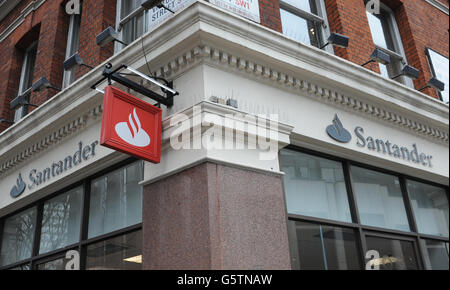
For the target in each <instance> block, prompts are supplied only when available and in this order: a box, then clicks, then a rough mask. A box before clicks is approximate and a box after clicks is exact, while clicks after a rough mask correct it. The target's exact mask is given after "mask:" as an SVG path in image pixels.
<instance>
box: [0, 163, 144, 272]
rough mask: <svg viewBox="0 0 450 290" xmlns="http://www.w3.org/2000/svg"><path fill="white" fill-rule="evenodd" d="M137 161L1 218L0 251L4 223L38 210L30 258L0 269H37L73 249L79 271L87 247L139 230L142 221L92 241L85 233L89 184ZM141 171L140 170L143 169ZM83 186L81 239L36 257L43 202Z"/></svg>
mask: <svg viewBox="0 0 450 290" xmlns="http://www.w3.org/2000/svg"><path fill="white" fill-rule="evenodd" d="M136 162H142V161H141V160H138V159H136V158H128V159H126V160H124V161H122V162H120V163H118V164H116V165H114V166H112V167H109V168H107V169H104V170H101V171H100V172H98V173H96V174H95V175H92V176H90V177H88V178H86V179H84V180H82V181H78V182H76V183H74V184H71V185H70V186H68V187H66V188H63V189H61V190H58V191H57V192H55V193H52V194H50V195H48V196H46V197H45V198H43V199H41V200H38V201H37V202H34V203H31V204H29V205H27V206H26V207H23V208H20V209H19V210H17V211H14V212H12V213H10V214H8V215H5V216H2V217H1V218H0V249H1V247H2V241H3V229H4V223H5V221H6V220H7V219H8V218H9V217H12V216H14V215H16V214H18V213H20V212H23V211H26V210H28V209H30V208H33V207H36V208H37V214H36V228H35V232H34V239H33V241H34V242H33V245H32V255H31V257H30V258H28V259H25V260H21V261H18V262H16V263H14V264H9V265H5V266H0V271H1V270H8V269H13V268H16V267H20V266H27V265H28V266H30V269H31V270H37V268H38V265H39V264H42V263H46V262H51V261H53V260H57V259H58V258H61V257H62V256H64V255H65V253H66V252H67V251H69V250H76V251H78V253H79V254H80V270H85V266H86V249H87V246H88V245H91V244H95V243H98V242H102V241H105V240H109V239H112V238H115V237H118V236H122V235H126V234H129V233H132V232H136V231H139V230H142V222H140V223H138V224H135V225H131V226H128V227H125V228H122V229H119V230H116V231H113V232H109V233H106V234H103V235H100V236H96V237H93V238H88V230H89V208H90V207H89V201H90V193H91V192H90V185H91V181H92V180H94V179H96V178H99V177H101V176H103V175H105V174H108V173H110V172H113V171H115V170H118V169H120V168H123V167H126V166H128V165H131V164H133V163H136ZM142 170H143V167H142ZM80 186H81V187H83V196H82V208H81V223H80V238H79V240H78V241H77V242H76V243H73V244H70V245H67V246H66V247H64V248H60V249H57V250H53V251H50V252H47V253H42V254H39V248H40V240H41V232H40V231H41V225H42V217H43V208H44V204H45V202H47V201H49V200H51V199H53V198H54V197H57V196H59V195H61V194H64V193H67V192H68V191H70V190H72V189H75V188H77V187H80Z"/></svg>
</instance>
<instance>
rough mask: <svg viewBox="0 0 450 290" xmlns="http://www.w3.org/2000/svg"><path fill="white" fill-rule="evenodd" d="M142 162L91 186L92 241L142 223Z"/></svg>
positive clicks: (111, 174)
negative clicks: (140, 182) (100, 236)
mask: <svg viewBox="0 0 450 290" xmlns="http://www.w3.org/2000/svg"><path fill="white" fill-rule="evenodd" d="M141 179H142V166H141V163H136V164H132V165H130V166H128V167H125V168H122V169H119V170H116V171H114V172H112V173H109V174H107V175H104V176H102V177H100V178H97V179H95V180H93V181H92V183H91V202H90V209H89V235H88V236H89V238H92V237H95V236H99V235H102V234H106V233H109V232H112V231H114V230H118V229H121V228H125V227H127V226H131V225H134V224H137V223H139V222H140V221H141V220H142V186H140V185H139V184H138V183H139V181H140V180H141Z"/></svg>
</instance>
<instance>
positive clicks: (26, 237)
mask: <svg viewBox="0 0 450 290" xmlns="http://www.w3.org/2000/svg"><path fill="white" fill-rule="evenodd" d="M35 228H36V208H31V209H28V210H26V211H23V212H21V213H19V214H16V215H15V216H12V217H10V218H8V219H6V220H5V224H4V229H3V235H2V249H1V256H0V266H5V265H9V264H13V263H16V262H19V261H22V260H25V259H27V258H30V257H31V254H32V253H31V252H32V249H33V241H34V231H35Z"/></svg>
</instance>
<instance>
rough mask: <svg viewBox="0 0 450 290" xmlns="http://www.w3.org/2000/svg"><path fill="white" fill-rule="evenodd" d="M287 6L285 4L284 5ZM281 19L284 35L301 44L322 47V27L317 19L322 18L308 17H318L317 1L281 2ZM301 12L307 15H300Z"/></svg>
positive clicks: (289, 0) (290, 0)
mask: <svg viewBox="0 0 450 290" xmlns="http://www.w3.org/2000/svg"><path fill="white" fill-rule="evenodd" d="M283 2H284V3H286V4H287V5H286V4H284V3H283ZM280 7H281V8H280V17H281V24H282V29H283V34H284V35H286V36H288V37H290V38H292V39H294V40H296V41H298V42H301V43H305V44H309V45H313V46H316V47H320V46H321V41H320V38H321V35H320V34H321V27H320V23H319V22H317V19H320V17H318V16H317V17H315V18H312V17H307V15H311V14H313V15H318V12H317V7H316V4H315V0H311V1H292V0H288V1H281V3H280ZM301 11H304V12H306V14H302V13H300V12H301Z"/></svg>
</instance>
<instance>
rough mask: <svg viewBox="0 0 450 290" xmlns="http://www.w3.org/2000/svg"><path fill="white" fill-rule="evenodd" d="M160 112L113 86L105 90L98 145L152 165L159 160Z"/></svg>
mask: <svg viewBox="0 0 450 290" xmlns="http://www.w3.org/2000/svg"><path fill="white" fill-rule="evenodd" d="M161 119H162V111H161V109H160V108H157V107H155V106H153V105H151V104H149V103H147V102H144V101H142V100H140V99H138V98H136V97H134V96H132V95H130V94H128V93H126V92H124V91H121V90H119V89H117V88H115V87H113V86H108V87H106V89H105V99H104V101H103V117H102V132H101V137H100V144H101V145H103V146H106V147H109V148H111V149H115V150H117V151H120V152H122V153H126V154H129V155H132V156H135V157H137V158H140V159H143V160H147V161H150V162H153V163H159V162H160V160H161Z"/></svg>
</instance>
